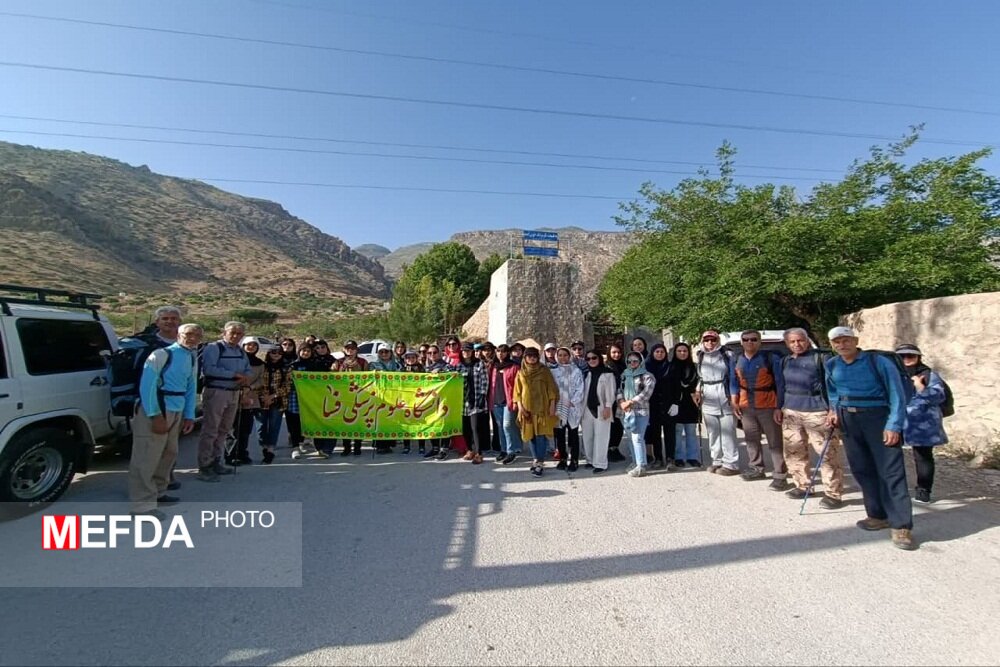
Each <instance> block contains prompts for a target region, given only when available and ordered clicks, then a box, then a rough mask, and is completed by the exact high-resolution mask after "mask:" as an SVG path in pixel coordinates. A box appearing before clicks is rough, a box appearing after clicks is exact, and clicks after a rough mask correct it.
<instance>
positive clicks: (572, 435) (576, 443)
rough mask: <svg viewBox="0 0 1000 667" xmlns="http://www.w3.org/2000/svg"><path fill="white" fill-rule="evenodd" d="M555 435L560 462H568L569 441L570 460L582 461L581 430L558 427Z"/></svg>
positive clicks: (564, 426) (565, 426) (566, 426)
mask: <svg viewBox="0 0 1000 667" xmlns="http://www.w3.org/2000/svg"><path fill="white" fill-rule="evenodd" d="M553 433H554V434H555V436H556V449H558V450H559V460H560V461H565V460H566V443H567V440H568V441H569V460H570V461H571V462H579V460H580V429H578V428H570V427H569V426H568V425H563V426H557V427H556V428H555V431H553Z"/></svg>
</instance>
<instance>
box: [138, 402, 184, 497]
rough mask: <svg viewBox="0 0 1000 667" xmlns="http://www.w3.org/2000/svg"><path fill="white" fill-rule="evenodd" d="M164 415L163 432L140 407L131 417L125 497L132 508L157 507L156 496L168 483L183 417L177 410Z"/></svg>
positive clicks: (175, 455) (159, 494) (175, 458)
mask: <svg viewBox="0 0 1000 667" xmlns="http://www.w3.org/2000/svg"><path fill="white" fill-rule="evenodd" d="M166 417H167V432H166V433H153V429H152V422H151V421H150V419H149V417H147V416H146V413H145V412H144V411H143V409H142V408H141V407H140V408H139V409H138V410H137V411H136V415H135V419H133V420H132V458H131V460H130V461H129V465H128V497H129V500H130V501H131V503H132V507H131V511H133V512H148V511H149V510H153V509H156V499H157V498H159V497H160V496H161V495H163V492H164V491H166V490H167V484H169V483H170V470H171V468H172V467H173V465H174V462H175V461H176V460H177V439H178V438H179V437H180V435H181V425H182V424H183V422H184V420H183V419H182V418H181V413H179V412H168V413H166Z"/></svg>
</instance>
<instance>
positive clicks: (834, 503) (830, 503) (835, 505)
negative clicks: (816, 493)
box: [819, 496, 844, 510]
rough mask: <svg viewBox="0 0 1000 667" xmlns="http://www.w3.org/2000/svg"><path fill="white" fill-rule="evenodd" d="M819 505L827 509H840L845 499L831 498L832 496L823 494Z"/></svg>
mask: <svg viewBox="0 0 1000 667" xmlns="http://www.w3.org/2000/svg"><path fill="white" fill-rule="evenodd" d="M819 506H820V507H822V508H823V509H825V510H839V509H840V508H841V507H843V506H844V501H843V500H841V499H840V498H831V497H830V496H823V499H822V500H821V501H819Z"/></svg>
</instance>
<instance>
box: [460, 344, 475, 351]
mask: <svg viewBox="0 0 1000 667" xmlns="http://www.w3.org/2000/svg"><path fill="white" fill-rule="evenodd" d="M462 349H463V350H475V349H476V346H475V345H473V344H472V343H462Z"/></svg>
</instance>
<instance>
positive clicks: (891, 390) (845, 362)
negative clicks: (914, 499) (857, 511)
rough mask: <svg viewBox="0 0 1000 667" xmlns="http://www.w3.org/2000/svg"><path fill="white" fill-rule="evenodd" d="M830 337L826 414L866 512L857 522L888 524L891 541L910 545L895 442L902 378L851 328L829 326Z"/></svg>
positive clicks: (902, 409)
mask: <svg viewBox="0 0 1000 667" xmlns="http://www.w3.org/2000/svg"><path fill="white" fill-rule="evenodd" d="M829 338H830V343H831V345H833V349H834V350H835V351H836V352H837V355H838V356H837V357H835V358H833V359H830V360H829V361H828V362H827V365H826V386H827V394H828V395H829V399H830V414H829V418H828V419H829V423H830V426H839V427H840V430H841V432H842V433H843V436H844V451H845V452H846V453H847V462H848V464H850V466H851V473H852V474H853V475H854V479H856V480H857V482H858V484H859V485H860V486H861V494H862V495H863V496H864V502H865V511H866V513H867V514H868V516H867V517H866V518H864V519H862V520H860V521H858V524H857V525H858V527H859V528H861V529H863V530H884V529H886V528H889V529H891V530H890V533H891V536H892V543H893V545H894V546H896V547H898V548H900V549H905V550H907V551H909V550H912V549H915V548H916V547H915V545H914V543H913V536H912V533H911V531H912V529H913V509H912V506H911V505H910V493H909V490H908V487H907V483H906V467H905V465H904V463H903V452H902V448H901V446H900V445H901V444H902V436H901V434H902V431H903V423H904V422H905V420H906V394H905V391H904V388H903V380H902V378H901V376H900V374H899V371H898V370H897V369H896V367H895V366H893V364H892V362H890V361H889V360H888V359H886V358H885V357H883V356H881V355H879V354H875V353H872V352H864V351H862V350H861V349H859V348H858V336H857V334H856V333H855V332H854V330H853V329H851V328H850V327H834V328H833V329H830V334H829ZM869 355H873V357H872V359H869V358H868V356H869ZM872 361H874V362H875V363H872Z"/></svg>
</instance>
